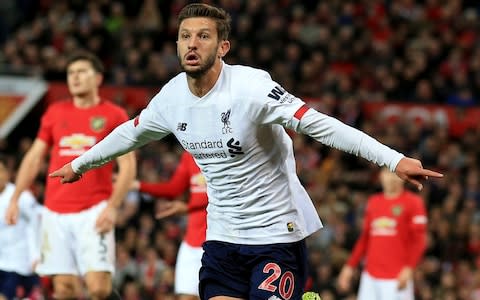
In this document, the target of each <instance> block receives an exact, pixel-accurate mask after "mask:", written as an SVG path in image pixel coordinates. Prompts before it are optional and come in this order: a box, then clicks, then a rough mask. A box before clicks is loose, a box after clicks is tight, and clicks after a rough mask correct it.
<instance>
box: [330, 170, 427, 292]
mask: <svg viewBox="0 0 480 300" xmlns="http://www.w3.org/2000/svg"><path fill="white" fill-rule="evenodd" d="M380 182H381V184H382V189H383V192H382V193H378V194H375V195H372V196H371V197H370V198H369V200H368V203H367V208H366V211H365V216H364V221H363V222H364V225H363V231H362V233H361V235H360V237H359V238H358V240H357V242H356V244H355V247H354V248H353V252H352V254H351V256H350V258H349V259H348V261H347V263H346V265H345V266H344V267H343V269H342V271H341V273H340V275H339V278H338V284H339V287H340V289H341V290H348V289H349V288H350V284H351V281H352V276H353V272H354V268H355V267H356V266H357V265H358V263H359V262H360V261H361V260H362V259H363V258H364V259H365V266H364V270H363V272H362V275H361V278H360V288H359V291H358V300H385V299H398V300H413V299H414V290H413V272H414V269H415V267H416V266H417V264H418V262H419V261H420V260H421V258H422V256H423V253H424V251H425V248H426V239H427V234H426V228H427V227H426V225H427V216H426V210H425V205H424V203H423V200H422V198H420V197H419V196H417V195H416V194H414V193H412V192H410V191H407V190H405V189H404V182H403V180H401V179H400V178H399V177H398V176H397V175H396V174H394V173H392V172H390V171H389V170H387V169H386V168H382V170H381V172H380Z"/></svg>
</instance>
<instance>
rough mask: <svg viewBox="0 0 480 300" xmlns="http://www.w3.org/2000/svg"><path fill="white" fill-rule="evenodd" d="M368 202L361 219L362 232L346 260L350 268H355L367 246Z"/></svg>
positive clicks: (368, 231)
mask: <svg viewBox="0 0 480 300" xmlns="http://www.w3.org/2000/svg"><path fill="white" fill-rule="evenodd" d="M371 199H372V198H370V199H369V201H368V203H370V202H371ZM369 206H370V205H369V204H367V208H366V210H365V214H364V217H363V218H364V219H363V226H362V232H361V233H360V236H359V237H358V239H357V241H356V242H355V245H354V246H353V249H352V253H351V254H350V257H349V258H348V260H347V265H349V266H350V267H352V268H355V267H356V266H357V265H358V264H359V263H360V261H361V260H362V259H363V258H364V257H365V254H366V252H367V246H368V241H369V236H370V222H371V220H370V213H369V211H370V209H369Z"/></svg>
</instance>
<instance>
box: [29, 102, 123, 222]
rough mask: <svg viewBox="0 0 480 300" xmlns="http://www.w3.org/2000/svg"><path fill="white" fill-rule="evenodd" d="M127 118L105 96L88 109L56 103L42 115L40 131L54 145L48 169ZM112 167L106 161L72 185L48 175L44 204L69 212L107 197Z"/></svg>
mask: <svg viewBox="0 0 480 300" xmlns="http://www.w3.org/2000/svg"><path fill="white" fill-rule="evenodd" d="M127 119H128V117H127V115H126V113H125V111H124V110H123V109H121V108H120V107H118V106H116V105H114V104H112V103H110V102H108V101H104V100H102V101H101V103H100V104H98V105H96V106H94V107H91V108H87V109H80V108H77V107H75V106H74V105H73V102H72V101H71V100H70V101H64V102H59V103H55V104H53V105H52V107H50V108H49V110H48V111H47V113H46V114H45V115H44V117H43V118H42V126H41V128H40V131H39V134H38V137H39V138H40V139H43V140H44V141H46V142H47V144H49V145H50V147H51V151H50V164H49V172H51V171H53V170H55V169H58V168H60V167H62V166H63V165H64V164H66V163H68V162H70V161H71V160H72V159H74V158H76V157H77V156H79V155H81V154H83V153H84V152H85V151H86V150H88V149H89V148H91V147H92V146H93V145H95V144H96V143H97V142H98V141H100V140H101V139H103V138H104V137H105V136H106V135H107V134H108V133H110V131H112V130H113V129H114V128H115V127H116V126H118V125H119V124H121V123H123V122H124V121H126V120H127ZM112 169H113V165H112V163H109V164H106V165H104V166H103V167H101V168H98V169H94V170H92V171H91V172H88V173H87V174H85V175H84V177H83V178H82V180H81V181H79V182H77V183H75V184H69V185H62V184H60V182H59V180H58V179H51V178H47V189H46V197H45V206H46V207H47V208H49V209H50V210H53V211H56V212H60V213H69V212H78V211H81V210H84V209H87V208H89V207H91V206H93V205H95V204H97V203H98V202H100V201H102V200H105V199H108V197H109V196H110V194H111V191H112V184H111V180H112V177H111V175H112Z"/></svg>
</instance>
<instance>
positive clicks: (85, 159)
mask: <svg viewBox="0 0 480 300" xmlns="http://www.w3.org/2000/svg"><path fill="white" fill-rule="evenodd" d="M162 97H163V96H162V94H161V92H160V93H159V94H157V95H156V96H155V97H154V98H153V99H152V101H150V103H149V105H148V106H147V107H146V108H145V109H143V110H142V111H141V113H140V114H139V115H138V116H137V117H135V118H134V119H133V120H128V121H126V122H124V123H123V124H121V125H119V126H118V127H116V128H115V129H114V130H113V131H112V132H111V133H110V134H109V135H107V136H106V137H105V138H104V139H103V140H101V141H100V142H99V143H97V144H95V145H94V146H93V147H92V148H90V149H89V150H88V151H86V152H85V153H84V154H82V155H81V156H79V157H77V158H76V159H74V160H73V161H72V168H73V171H74V172H75V173H77V174H82V173H84V172H86V171H88V170H90V169H93V168H96V167H100V166H101V165H103V164H105V163H107V162H109V161H111V160H112V159H114V158H115V157H118V156H120V155H122V154H125V153H127V152H130V151H132V150H134V149H137V148H140V147H141V146H143V145H145V144H146V143H148V142H150V141H153V140H159V139H162V138H164V137H165V136H166V135H168V134H169V133H170V130H169V129H168V127H167V125H166V121H165V120H164V118H163V117H162V116H161V114H160V109H161V107H159V105H158V103H157V102H158V100H159V99H160V98H162Z"/></svg>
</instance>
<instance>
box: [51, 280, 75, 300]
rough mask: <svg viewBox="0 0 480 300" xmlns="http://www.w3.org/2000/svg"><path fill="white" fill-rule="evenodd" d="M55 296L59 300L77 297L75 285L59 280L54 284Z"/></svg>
mask: <svg viewBox="0 0 480 300" xmlns="http://www.w3.org/2000/svg"><path fill="white" fill-rule="evenodd" d="M53 294H54V296H53V297H54V298H55V299H58V300H69V299H76V298H77V295H76V291H75V287H74V286H73V285H71V284H69V283H64V282H57V283H54V285H53Z"/></svg>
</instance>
